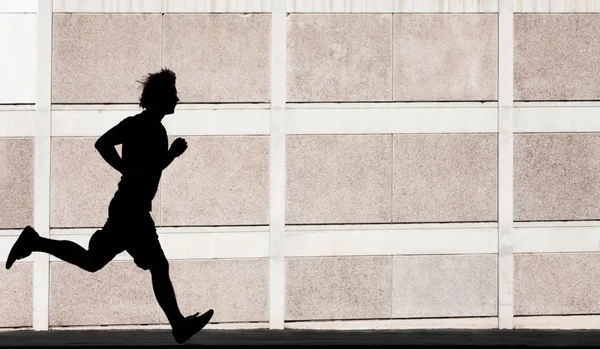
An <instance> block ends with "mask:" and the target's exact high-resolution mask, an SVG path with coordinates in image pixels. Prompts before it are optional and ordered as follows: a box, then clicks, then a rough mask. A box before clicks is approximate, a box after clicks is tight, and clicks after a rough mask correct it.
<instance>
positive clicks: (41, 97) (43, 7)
mask: <svg viewBox="0 0 600 349" xmlns="http://www.w3.org/2000/svg"><path fill="white" fill-rule="evenodd" d="M36 41H37V50H36V52H37V55H36V57H37V62H36V68H37V69H36V92H37V93H36V101H35V166H34V171H35V172H34V209H33V217H34V219H33V225H34V228H35V229H36V230H37V231H38V233H39V234H40V235H41V236H44V237H49V236H50V127H51V122H50V121H51V108H50V107H51V102H52V101H51V88H52V71H51V59H52V0H39V1H38V13H37V40H36ZM49 279H50V256H49V255H47V254H45V253H35V254H34V257H33V329H34V330H36V331H45V330H48V305H49V304H48V301H49V289H50V284H49V282H50V280H49Z"/></svg>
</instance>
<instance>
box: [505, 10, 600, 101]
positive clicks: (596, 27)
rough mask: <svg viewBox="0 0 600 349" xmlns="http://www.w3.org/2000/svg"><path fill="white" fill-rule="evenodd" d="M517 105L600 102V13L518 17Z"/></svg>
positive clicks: (516, 19)
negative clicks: (554, 102)
mask: <svg viewBox="0 0 600 349" xmlns="http://www.w3.org/2000/svg"><path fill="white" fill-rule="evenodd" d="M514 25H515V29H514V31H515V46H514V54H515V58H514V61H515V62H514V89H515V90H514V94H515V100H557V101H560V100H597V99H600V75H598V71H599V70H600V14H598V13H581V14H516V15H515V19H514Z"/></svg>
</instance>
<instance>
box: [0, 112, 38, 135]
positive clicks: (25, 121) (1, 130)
mask: <svg viewBox="0 0 600 349" xmlns="http://www.w3.org/2000/svg"><path fill="white" fill-rule="evenodd" d="M34 136H35V111H33V110H27V111H24V110H7V109H3V110H0V137H34Z"/></svg>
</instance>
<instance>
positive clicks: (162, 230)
mask: <svg viewBox="0 0 600 349" xmlns="http://www.w3.org/2000/svg"><path fill="white" fill-rule="evenodd" d="M100 228H101V227H94V228H52V229H50V235H51V236H58V235H89V234H92V233H94V232H95V231H96V230H97V229H100ZM156 231H157V232H158V234H159V235H164V234H206V233H219V234H227V233H257V232H268V231H269V229H268V227H267V226H235V227H227V226H224V227H157V228H156ZM0 232H1V230H0Z"/></svg>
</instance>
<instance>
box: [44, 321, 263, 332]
mask: <svg viewBox="0 0 600 349" xmlns="http://www.w3.org/2000/svg"><path fill="white" fill-rule="evenodd" d="M267 328H269V323H268V322H231V323H227V322H222V323H218V322H217V323H213V322H211V323H209V324H207V325H206V326H205V327H204V329H207V330H254V329H267ZM50 329H51V330H57V331H111V330H119V331H122V330H144V331H145V330H171V325H169V324H165V325H107V326H65V327H61V326H50Z"/></svg>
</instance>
